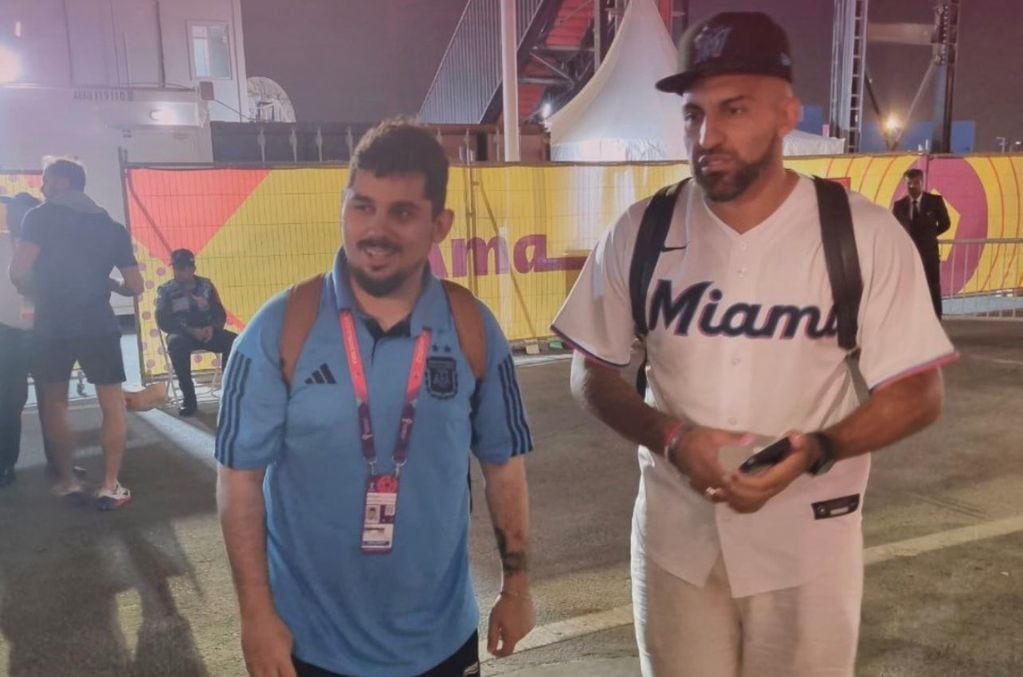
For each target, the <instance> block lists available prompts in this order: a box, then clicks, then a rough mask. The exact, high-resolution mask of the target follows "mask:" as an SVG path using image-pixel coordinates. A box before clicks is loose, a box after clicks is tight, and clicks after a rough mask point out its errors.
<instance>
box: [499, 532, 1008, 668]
mask: <svg viewBox="0 0 1023 677" xmlns="http://www.w3.org/2000/svg"><path fill="white" fill-rule="evenodd" d="M1021 531H1023V515H1017V516H1015V517H1007V518H1005V519H1000V520H994V521H991V522H983V523H981V524H975V525H971V526H966V527H959V528H958V529H950V530H948V531H939V532H937V533H934V534H928V535H927V536H920V537H918V538H909V539H906V540H904V541H896V542H894V543H884V544H881V545H875V546H871V547H869V548H866V549H865V550H864V552H863V561H864V563H865V565H867V566H869V565H871V564H881V563H882V562H888V561H891V560H895V559H902V558H906V557H916V556H917V555H922V554H924V553H928V552H934V551H936V550H943V549H945V548H952V547H955V546H957V545H964V544H966V543H973V542H976V541H982V540H985V539H988V538H997V537H999V536H1007V535H1009V534H1014V533H1017V532H1021ZM626 625H632V605H631V604H625V605H623V606H619V607H615V608H613V609H607V610H605V611H598V612H595V613H591V614H584V615H582V616H575V617H573V618H566V619H564V620H560V621H555V622H554V623H548V624H546V625H541V626H539V627H537V628H534V629H533V631H532V632H531V633H529V635H528V636H527V637H526V638H525V639H524V640H522V642H520V643H519V645H518V648H517V649H516V652H518V651H529V650H530V649H539V648H542V647H546V646H550V645H552V644H557V643H558V642H564V641H566V640H570V639H576V638H578V637H584V636H586V635H592V634H594V633H597V632H602V631H604V630H612V629H614V628H619V627H623V626H626ZM486 647H487V645H486V642H485V641H481V642H480V656H487V658H485V659H484V660H483V662H484V663H487V662H489V661H491V660H494V659H493V657H491V656H490V655H489V654H488V653H487V651H486Z"/></svg>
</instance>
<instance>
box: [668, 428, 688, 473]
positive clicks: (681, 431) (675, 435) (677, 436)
mask: <svg viewBox="0 0 1023 677" xmlns="http://www.w3.org/2000/svg"><path fill="white" fill-rule="evenodd" d="M692 429H693V426H692V424H690V423H687V422H686V421H679V422H678V423H676V424H675V425H674V427H672V429H671V430H670V431H669V432H668V437H667V440H666V441H665V443H664V450H663V453H664V458H666V459H668V463H671V464H672V465H675V459H674V458H672V453H671V452H672V450H674V449H676V448H677V447H678V444H679V442H681V441H682V438H683V437H685V436H686V435H688V434H689V431H690V430H692ZM676 467H678V466H676Z"/></svg>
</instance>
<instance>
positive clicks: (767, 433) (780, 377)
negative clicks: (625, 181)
mask: <svg viewBox="0 0 1023 677" xmlns="http://www.w3.org/2000/svg"><path fill="white" fill-rule="evenodd" d="M789 54H790V52H789V48H788V39H787V37H786V35H785V33H784V31H783V30H782V29H781V28H780V27H779V26H778V25H777V24H775V23H774V22H773V21H772V20H771V19H770V18H769V17H767V16H766V15H764V14H760V13H751V12H741V13H725V14H719V15H717V16H715V17H713V18H711V19H709V20H707V21H705V22H703V23H701V24H697V25H695V26H693V27H692V29H690V31H688V32H687V34H686V35H685V36H684V37H683V39H682V41H681V42H680V45H679V61H680V64H681V67H680V69H679V70H680V71H681V72H679V73H677V74H676V75H673V76H671V77H668V78H665V79H664V80H661V81H660V82H658V88H659V89H661V90H662V91H666V92H673V93H676V94H679V95H681V97H682V108H683V125H682V133H683V134H684V136H685V143H686V148H687V152H688V155H689V160H690V163H691V167H692V171H693V174H694V178H695V181H692V182H689V183H687V184H686V185H685V186H683V187H682V189H681V191H680V194H679V196H678V199H677V201H676V203H675V207H674V212H673V216H672V218H671V223H670V227H669V229H668V231H667V236H666V239H665V241H664V244H663V246H661V247H660V251H659V252H655V253H654V255H655V256H656V257H657V259H656V265H655V267H654V269H653V276H652V279H651V283H650V285H649V288H648V289H647V290H646V294H645V302H646V307H645V308H644V312H645V316H646V317H647V318H648V330H649V333H648V334H647V336H646V349H647V356H648V360H649V367H648V371H647V374H648V377H649V383H650V387H649V389H648V391H647V399H646V403H644V401H643V399H642V398H641V397H640V396H639V395H637V394H636V392H635V390H634V389H633V388H632V387H631V386H630V385H629V384H627V383H626V382H625V381H624V380H623V379H622V378H621V375H620V369H621V368H622V367H624V366H626V365H627V364H628V363H629V361H630V348H631V345H632V343H633V339H634V323H633V315H632V308H631V303H630V294H629V289H630V286H629V285H630V282H629V273H630V268H631V262H632V256H633V252H634V250H635V245H636V238H637V232H638V230H639V226H640V223H641V221H642V219H643V215H644V211H645V209H646V207H647V204H648V202H649V201H648V200H646V201H643V202H640V203H638V204H636V205H633V206H632V207H631V208H630V209H629V210H628V211H626V213H625V214H624V215H623V216H622V217H621V218H620V220H619V221H618V222H617V223H616V224H615V226H614V227H613V228H612V229H611V230H610V232H608V233H607V234H606V235H605V236H604V237H603V238H602V239H601V241H600V242H599V243H598V244H597V246H596V248H595V249H594V250H593V253H592V254H591V255H590V257H589V259H588V260H587V262H586V265H585V267H584V268H583V270H582V273H581V275H580V277H579V280H578V282H577V283H576V286H575V288H574V289H573V290H572V292H571V294H570V296H569V298H568V300H567V301H566V302H565V306H564V307H563V308H562V310H561V312H560V313H559V314H558V316H557V318H556V319H555V322H554V329H555V331H557V333H559V334H560V335H562V336H563V337H564V338H565V339H566V340H567V341H569V342H570V344H571V345H573V346H574V347H575V349H576V353H575V357H574V360H573V363H572V390H573V393H574V395H575V396H576V398H577V399H578V400H579V401H580V402H581V403H582V405H583V406H584V407H586V408H587V409H589V410H590V411H592V412H593V413H595V414H596V415H597V417H598V418H600V419H601V420H602V421H603V422H604V423H606V424H607V425H609V426H610V427H611V428H612V429H614V430H615V431H616V432H618V433H619V434H620V435H622V436H623V437H625V438H627V439H629V440H630V441H632V442H636V443H638V444H639V445H641V446H640V449H639V463H640V469H641V481H640V486H639V495H638V497H637V499H636V505H635V512H634V517H633V529H632V575H633V602H634V606H635V614H636V637H637V641H638V644H639V652H640V659H641V664H642V669H643V674H644V675H648V676H649V675H656V676H658V677H660V676H665V675H667V676H670V677H679V676H688V675H693V676H696V677H717V676H719V675H720V676H723V677H724V676H727V677H737V676H739V675H742V676H743V677H752V676H756V677H764V676H772V675H777V676H779V677H780V676H784V677H798V676H807V677H811V676H812V677H825V676H828V675H852V671H853V665H854V662H855V656H856V642H857V635H858V626H859V615H860V600H861V595H862V580H863V556H862V535H861V528H860V525H861V509H860V508H861V505H862V499H863V492H864V489H865V488H866V483H867V474H868V471H869V466H870V459H869V455H868V454H869V453H870V452H872V451H876V450H879V449H881V448H883V447H886V446H888V445H890V444H892V443H893V442H895V441H897V440H899V439H902V438H903V437H905V436H907V435H909V434H911V433H913V432H915V431H918V430H920V429H921V428H923V427H925V426H927V425H929V424H930V423H932V422H933V421H935V420H936V419H937V417H938V415H939V414H940V411H941V406H942V399H943V386H942V379H941V372H940V367H941V365H943V364H945V363H946V362H948V361H950V360H952V359H954V357H955V353H954V351H953V349H952V345H951V344H950V342H949V340H948V338H947V337H946V335H945V333H944V332H943V330H942V328H941V325H940V324H939V322H938V320H937V319H936V318H935V316H934V313H933V312H932V310H931V307H930V305H929V304H928V302H927V301H928V298H929V296H928V291H927V283H926V278H925V277H924V271H923V268H922V266H921V264H920V260H919V257H918V256H917V255H916V252H915V251H914V249H913V245H912V243H911V242H910V240H909V238H908V237H907V236H906V234H905V231H904V230H903V229H902V228H899V227H897V224H896V223H895V221H894V220H893V219H892V217H891V215H889V214H888V213H887V212H886V211H885V210H884V209H882V208H881V207H879V206H876V205H874V204H871V203H869V202H868V201H867V200H865V199H864V198H862V197H860V196H858V195H855V194H853V195H849V203H850V207H851V211H852V219H853V228H854V233H855V240H856V245H857V249H858V252H859V257H858V258H859V265H860V270H861V271H862V279H863V292H862V296H861V303H860V308H859V313H858V316H857V321H858V342H859V345H860V347H861V348H862V354H861V357H860V366H861V368H862V372H863V375H864V377H865V379H866V382H867V385H868V386H869V388H870V396H869V398H868V399H867V400H866V401H865V402H864V403H863V404H859V402H858V400H857V396H856V393H855V389H854V386H853V383H852V379H851V377H850V375H849V372H848V370H847V369H846V366H845V364H844V357H845V351H844V350H842V349H841V348H840V347H839V345H838V342H837V340H836V334H837V320H836V313H835V310H834V307H833V306H834V304H833V300H832V289H831V286H830V284H829V278H828V270H827V265H826V263H825V255H824V250H823V245H822V236H821V224H820V220H819V218H818V210H817V198H816V195H815V191H814V186H813V183H812V182H811V180H810V179H808V178H806V177H802V176H799V175H797V174H795V173H793V172H790V171H787V170H786V169H785V168H784V167H783V165H782V139H783V137H784V136H785V135H786V134H787V133H788V132H789V131H791V130H792V129H793V128H794V127H795V126H796V123H797V120H798V118H799V102H798V101H797V100H796V99H795V97H794V96H793V93H792V90H791V85H790V82H791V77H792V71H791V59H790V57H789ZM824 225H827V224H824ZM785 436H787V439H788V440H789V442H790V444H791V450H790V451H789V453H788V454H787V455H786V456H785V457H784V458H783V459H782V460H781V461H780V462H778V463H777V464H776V465H774V466H773V467H770V468H769V469H767V470H765V471H763V472H761V473H757V474H747V473H743V472H739V471H738V470H737V467H738V466H739V464H740V463H741V461H742V460H744V459H745V458H746V457H747V456H749V455H750V454H751V453H752V452H753V451H754V450H756V448H757V446H758V444H759V445H760V446H762V445H763V444H764V443H765V442H767V441H770V440H771V439H774V438H782V437H785Z"/></svg>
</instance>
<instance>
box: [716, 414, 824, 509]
mask: <svg viewBox="0 0 1023 677" xmlns="http://www.w3.org/2000/svg"><path fill="white" fill-rule="evenodd" d="M788 438H789V443H790V444H791V445H792V446H791V449H790V450H789V453H788V454H787V455H786V456H785V458H783V459H782V460H781V461H779V462H778V463H777V464H775V465H774V466H772V467H770V468H768V469H767V470H765V471H764V472H762V473H757V474H754V475H747V474H745V473H742V472H738V471H736V472H733V473H732V474H731V475H729V476H728V477H727V479H726V480H725V482H724V484H723V485H722V487H721V492H720V493H719V494H718V496H717V500H719V501H722V502H725V503H727V504H728V505H729V506H731V508H732V509H733V510H735V511H736V512H741V513H753V512H756V511H757V510H760V509H761V508H762V507H764V504H765V503H767V501H769V500H770V499H771V498H772V497H774V496H776V495H778V494H780V493H781V492H782V491H784V490H785V488H786V487H788V486H789V485H790V484H792V483H793V482H794V481H795V480H796V478H797V477H799V476H800V475H802V474H803V473H805V472H806V471H807V469H808V468H809V467H810V466H811V465H812V464H813V463H814V461H816V460H817V458H818V457H819V456H820V453H821V449H820V447H819V446H818V442H817V439H816V438H815V437H813V436H812V435H804V434H802V433H789V435H788Z"/></svg>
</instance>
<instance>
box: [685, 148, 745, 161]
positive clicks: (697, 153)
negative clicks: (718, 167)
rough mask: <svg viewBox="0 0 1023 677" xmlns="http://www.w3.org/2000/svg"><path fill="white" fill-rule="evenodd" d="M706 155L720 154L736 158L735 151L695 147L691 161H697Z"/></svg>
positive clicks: (730, 158) (731, 158)
mask: <svg viewBox="0 0 1023 677" xmlns="http://www.w3.org/2000/svg"><path fill="white" fill-rule="evenodd" d="M707 156H721V157H726V158H728V159H729V160H734V159H736V156H735V153H733V152H731V151H729V150H725V149H724V148H697V149H695V150H694V151H693V163H694V164H695V163H698V162H700V160H702V159H703V158H705V157H707Z"/></svg>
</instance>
